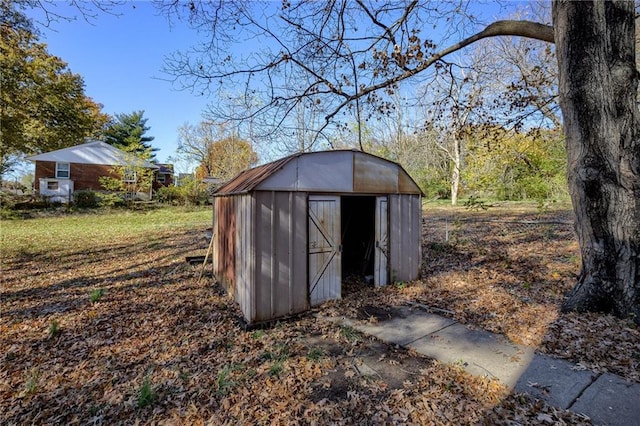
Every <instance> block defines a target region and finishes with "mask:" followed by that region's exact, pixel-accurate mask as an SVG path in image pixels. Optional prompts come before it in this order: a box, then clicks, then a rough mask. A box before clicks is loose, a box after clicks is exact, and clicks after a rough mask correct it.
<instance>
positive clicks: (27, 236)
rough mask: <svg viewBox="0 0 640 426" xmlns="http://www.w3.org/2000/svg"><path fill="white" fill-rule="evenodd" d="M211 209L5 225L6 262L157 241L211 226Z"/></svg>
mask: <svg viewBox="0 0 640 426" xmlns="http://www.w3.org/2000/svg"><path fill="white" fill-rule="evenodd" d="M211 215H212V213H211V209H210V208H206V207H203V208H198V209H186V208H178V207H167V208H161V209H154V210H149V211H128V210H124V211H123V210H106V211H104V212H100V213H98V214H95V213H94V214H73V215H59V216H53V217H44V218H35V219H22V220H10V221H3V222H2V233H1V236H0V238H1V239H0V249H1V250H0V253H1V256H2V258H3V259H10V258H14V257H22V256H34V255H39V254H50V255H64V254H65V253H69V252H77V251H80V250H88V249H93V248H94V247H95V246H96V242H99V244H100V246H108V245H109V244H122V243H123V242H131V243H142V242H148V241H153V239H154V238H157V237H158V236H161V235H163V234H164V233H166V232H167V231H168V230H175V229H185V230H189V229H202V228H204V227H207V226H210V224H211V218H212V216H211Z"/></svg>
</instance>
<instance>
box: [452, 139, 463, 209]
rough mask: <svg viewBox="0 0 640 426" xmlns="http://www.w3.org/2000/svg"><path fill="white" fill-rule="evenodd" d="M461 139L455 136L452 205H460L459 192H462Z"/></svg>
mask: <svg viewBox="0 0 640 426" xmlns="http://www.w3.org/2000/svg"><path fill="white" fill-rule="evenodd" d="M460 148H461V143H460V138H459V137H458V136H457V135H455V136H454V137H453V153H452V160H453V170H452V171H451V205H452V206H455V205H457V204H458V192H459V191H460V168H461V166H462V159H461V154H460Z"/></svg>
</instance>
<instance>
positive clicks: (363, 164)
mask: <svg viewBox="0 0 640 426" xmlns="http://www.w3.org/2000/svg"><path fill="white" fill-rule="evenodd" d="M254 190H265V191H310V192H311V191H315V192H333V193H336V192H338V193H350V192H353V193H370V194H396V193H397V194H422V191H421V190H420V188H419V187H418V185H417V184H416V183H415V181H414V180H413V179H412V178H411V176H409V174H408V173H407V172H406V171H405V170H404V169H403V168H402V166H400V165H399V164H398V163H394V162H393V161H390V160H387V159H384V158H381V157H377V156H375V155H372V154H368V153H365V152H362V151H356V150H335V151H318V152H306V153H298V154H294V155H290V156H288V157H284V158H281V159H279V160H276V161H274V162H271V163H267V164H264V165H261V166H258V167H254V168H252V169H249V170H245V171H244V172H242V173H240V174H239V175H238V176H236V177H235V178H233V179H231V180H230V181H229V182H227V183H225V184H224V185H222V186H221V187H220V188H218V189H217V190H216V191H215V193H214V195H215V196H222V195H233V194H242V193H247V192H251V191H254Z"/></svg>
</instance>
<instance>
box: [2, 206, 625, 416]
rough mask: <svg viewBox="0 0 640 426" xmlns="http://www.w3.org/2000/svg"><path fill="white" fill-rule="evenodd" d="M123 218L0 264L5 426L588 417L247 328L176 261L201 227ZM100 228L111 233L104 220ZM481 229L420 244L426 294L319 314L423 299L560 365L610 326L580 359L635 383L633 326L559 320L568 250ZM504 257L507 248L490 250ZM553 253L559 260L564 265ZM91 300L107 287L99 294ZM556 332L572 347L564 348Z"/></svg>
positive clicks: (43, 240) (370, 342) (370, 300)
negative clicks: (630, 357)
mask: <svg viewBox="0 0 640 426" xmlns="http://www.w3.org/2000/svg"><path fill="white" fill-rule="evenodd" d="M185 218H186V219H187V220H188V218H189V216H188V215H185ZM114 220H115V218H114ZM117 220H118V221H119V223H118V226H117V227H113V228H109V229H114V230H115V231H114V232H112V233H110V234H109V236H108V237H107V236H106V235H105V234H104V233H103V232H102V231H100V233H99V235H102V236H104V238H102V237H99V236H98V234H96V237H95V238H93V237H92V238H79V237H74V238H71V239H70V238H69V237H68V236H67V235H66V234H64V233H60V232H58V233H57V234H56V236H52V237H50V239H48V238H49V237H46V233H41V234H40V233H39V234H38V236H37V238H38V239H39V240H38V242H37V244H35V243H34V242H33V241H32V239H33V238H35V237H29V236H28V235H25V236H24V241H25V243H24V244H27V245H25V246H24V248H23V249H19V250H18V249H16V250H15V251H14V252H12V253H13V254H11V255H10V256H9V257H5V258H3V287H2V289H1V290H0V291H1V294H0V297H1V298H2V312H0V319H1V321H0V347H2V348H3V349H4V353H3V354H2V356H3V358H2V360H1V366H0V423H2V424H19V423H64V424H67V423H71V424H73V423H82V424H88V423H95V424H114V423H126V424H136V423H139V424H149V423H168V424H221V425H224V424H229V425H235V424H267V423H268V424H287V425H289V424H356V423H360V424H371V423H389V424H478V423H483V422H485V423H486V422H489V423H491V424H501V423H503V424H507V423H509V421H511V420H513V421H520V422H521V423H534V424H535V423H537V424H546V423H548V422H549V421H557V422H565V423H572V422H573V423H580V422H582V421H586V420H584V419H581V418H579V417H576V416H575V415H573V414H571V413H567V412H564V411H561V410H554V409H552V408H550V407H547V406H545V405H544V404H541V403H540V402H536V401H533V400H529V399H526V398H524V397H521V396H518V395H508V393H507V391H506V389H505V388H504V387H503V386H501V385H500V384H499V383H497V382H495V381H491V380H488V379H486V378H480V377H473V376H470V375H468V374H467V373H465V372H464V371H463V370H462V369H461V368H460V367H457V366H449V365H443V364H440V363H437V362H434V361H433V360H430V359H427V358H423V357H420V356H419V355H417V354H415V353H412V352H411V351H406V350H403V349H402V348H396V347H389V346H386V345H383V344H382V343H380V342H378V341H375V340H374V339H371V338H369V337H367V336H364V335H362V334H359V333H357V332H356V331H355V330H353V329H349V328H344V327H340V326H338V325H336V324H334V323H333V322H331V321H326V320H322V319H318V318H316V317H315V316H314V315H313V313H310V314H309V315H303V316H301V317H300V318H298V319H296V320H288V321H283V322H279V323H276V324H274V325H273V326H272V327H270V328H266V329H264V330H253V331H249V330H244V329H243V328H242V327H241V326H240V322H239V321H238V319H239V318H240V316H241V314H240V312H239V310H238V308H237V306H236V305H235V304H234V303H233V301H231V300H230V299H229V298H228V297H226V296H225V295H224V294H223V293H222V292H221V291H220V289H219V288H217V287H216V286H214V285H212V284H211V283H210V282H208V280H202V282H197V280H196V278H197V275H198V272H199V270H198V269H197V268H196V269H194V268H191V267H190V266H189V265H187V264H185V263H184V262H183V259H184V256H185V255H186V254H192V253H194V252H195V253H199V252H201V251H202V250H204V249H205V248H206V247H203V240H202V237H201V235H202V233H203V232H204V229H205V228H207V227H208V225H209V222H208V221H203V222H202V223H197V222H196V224H195V225H194V224H193V222H190V223H191V224H190V225H189V226H188V227H187V226H186V225H184V224H180V223H178V222H176V221H175V219H173V218H171V225H167V226H164V224H162V223H159V224H157V226H154V227H149V226H145V227H143V228H140V230H139V232H137V231H136V229H138V228H136V226H134V225H130V228H128V227H127V224H126V220H129V219H128V218H127V217H124V218H122V217H118V218H117ZM131 220H135V223H139V221H140V218H139V217H132V218H131ZM74 221H75V223H77V224H79V226H80V225H82V226H83V227H85V228H87V229H89V225H88V224H87V223H84V224H83V223H82V222H81V221H80V219H78V218H74ZM58 222H59V219H56V223H58ZM99 222H100V223H101V224H102V225H101V226H104V227H109V225H108V221H107V219H106V218H103V217H101V218H99ZM88 223H90V222H88ZM32 224H36V225H37V223H36V222H33V223H32ZM50 226H53V225H50ZM474 229H475V231H474V232H479V233H480V232H484V233H483V234H475V236H474V237H473V238H474V239H475V238H476V237H478V238H481V239H480V240H478V241H484V242H485V243H484V244H483V246H478V245H477V244H474V243H473V240H472V239H471V238H470V239H469V240H467V241H466V242H465V241H462V240H460V241H459V242H458V243H457V244H456V245H455V246H454V245H449V246H446V247H445V246H444V245H443V246H441V247H440V248H438V247H439V246H437V245H429V244H430V243H428V242H427V241H428V240H429V238H431V237H430V236H429V235H428V234H426V235H425V244H426V247H427V250H425V252H426V254H427V257H426V262H425V272H428V273H427V274H426V275H425V278H424V279H423V280H422V281H418V282H415V283H410V284H407V285H404V286H389V287H387V288H384V289H372V288H365V289H363V288H360V289H357V290H356V291H357V292H356V293H353V294H350V295H345V297H344V299H343V300H342V301H339V302H335V303H330V304H327V305H325V306H323V307H321V308H320V309H321V310H322V315H324V316H329V315H332V314H333V315H340V316H346V317H352V318H359V317H362V316H365V315H366V318H367V319H369V320H371V321H372V322H375V321H384V320H385V319H387V318H389V315H393V312H394V311H393V306H397V305H399V304H402V303H404V302H407V301H412V302H419V303H423V304H424V305H429V306H433V307H436V308H439V309H440V310H441V312H440V313H445V314H446V312H452V315H454V316H455V317H456V318H457V319H459V320H462V321H465V322H467V323H470V324H476V325H477V326H481V327H484V328H488V329H490V330H492V331H501V332H503V333H504V334H506V335H511V334H518V335H522V336H523V339H528V341H530V342H534V341H536V339H537V340H540V341H542V340H544V342H545V343H544V347H549V348H554V347H555V346H554V345H557V347H556V348H555V349H549V351H550V352H553V351H556V353H557V355H562V356H567V357H571V356H574V355H575V356H577V355H578V352H579V351H580V350H585V351H586V350H590V347H589V346H588V345H593V344H594V342H593V341H592V339H590V337H589V335H588V333H583V332H582V331H581V330H583V327H584V325H585V324H586V323H587V322H588V323H591V322H595V323H597V324H600V321H603V322H602V323H601V324H600V325H598V327H597V328H594V329H593V330H595V332H596V333H602V334H604V335H605V337H606V338H605V339H604V340H603V341H602V347H601V348H600V349H599V352H598V351H596V353H597V354H601V355H594V358H593V359H590V358H587V359H585V358H582V359H581V362H583V363H586V364H585V365H589V366H590V368H591V367H592V366H595V365H596V364H597V365H598V368H607V369H608V371H612V369H613V368H614V365H616V366H618V367H616V368H619V369H620V371H623V370H624V368H629V369H632V368H636V370H637V364H633V362H629V361H625V357H624V356H623V354H624V353H625V352H620V353H619V354H620V356H618V355H615V354H616V353H617V352H616V350H617V349H616V347H617V346H622V347H624V346H625V345H627V344H629V345H632V344H633V342H637V340H634V339H637V338H638V336H637V330H636V329H634V328H631V327H627V328H628V329H626V330H625V329H624V328H617V327H618V326H619V325H618V324H615V322H614V321H609V320H606V319H602V317H598V316H594V317H586V318H587V320H585V319H583V318H580V317H576V318H574V317H572V316H559V315H558V313H557V303H558V300H559V298H560V297H561V296H560V294H561V292H559V291H557V290H556V289H553V288H552V287H553V286H555V285H556V282H557V281H558V280H560V281H562V282H564V281H567V282H569V281H570V278H571V273H572V271H573V266H574V265H573V264H569V263H567V262H569V260H567V259H569V258H570V256H571V255H572V253H573V252H572V250H573V249H572V248H571V247H573V246H571V245H570V242H569V243H568V242H567V241H566V240H558V241H555V240H549V241H546V242H537V240H533V241H524V242H521V243H520V242H518V243H516V242H512V243H511V244H506V245H505V241H506V240H504V238H508V237H505V236H501V237H500V238H503V239H502V240H499V241H495V242H494V241H492V240H490V238H489V237H490V236H491V235H492V232H491V230H487V229H484V228H482V227H480V226H478V227H476V228H474ZM118 230H120V231H118ZM121 231H122V232H121ZM125 231H126V232H125ZM21 232H23V233H28V232H29V230H28V228H26V227H25V228H24V229H23V230H21ZM69 232H71V231H69ZM55 238H62V239H64V240H65V241H67V244H66V245H60V244H59V242H56V241H53V240H55ZM71 240H72V241H73V243H71V242H70V241H71ZM434 241H435V240H434ZM21 244H22V243H21ZM500 244H502V245H503V246H504V247H503V248H504V250H503V251H501V252H497V253H492V252H493V251H495V250H493V249H494V248H495V247H494V245H500ZM510 245H513V247H510ZM529 245H531V247H532V248H529V249H527V248H526V247H529ZM54 246H55V247H56V250H55V253H54V252H51V251H52V250H53V249H52V247H54ZM547 246H553V247H547ZM443 247H444V248H443ZM563 247H564V248H563ZM567 247H568V248H567ZM438 250H440V251H438ZM527 250H528V251H527ZM553 250H560V251H559V253H560V258H559V260H558V258H556V257H554V256H551V254H550V253H552V252H553ZM562 250H564V251H562ZM520 251H523V253H520ZM532 252H537V254H536V255H535V256H532V255H531V254H532ZM553 253H555V254H557V253H556V252H553ZM525 258H526V259H525ZM521 260H522V262H524V263H522V264H521ZM554 273H556V274H557V275H554ZM96 289H103V290H102V291H101V292H100V295H99V296H98V295H97V293H94V291H95V290H96ZM92 295H93V297H92ZM92 299H93V300H92ZM373 307H376V308H375V309H374V308H373ZM54 321H55V322H57V324H58V332H56V333H55V334H56V335H55V336H54V335H52V334H53V333H51V332H50V326H51V324H52V323H53V322H54ZM554 321H555V322H554ZM585 321H586V322H585ZM548 327H550V332H549V333H548V334H547V335H546V337H544V338H543V336H545V333H546V329H547V328H548ZM567 329H568V330H573V331H571V333H573V334H571V336H572V338H574V340H576V342H577V341H580V343H572V344H571V345H563V343H564V340H563V339H565V338H564V337H563V333H564V332H565V331H566V330H567ZM525 331H526V332H529V333H530V334H529V335H527V334H526V332H525ZM617 332H619V333H621V335H620V336H616V333H617ZM624 339H628V340H624ZM563 348H564V349H563ZM627 350H628V351H632V350H633V348H632V347H631V346H629V347H628V348H627ZM561 351H565V352H561ZM605 353H606V354H608V355H606V356H605ZM611 353H613V354H614V355H612V354H611ZM618 358H619V359H618ZM611 360H614V361H615V360H617V361H615V362H614V363H613V364H612V363H611V362H610V361H611ZM625 362H626V364H625ZM625 365H626V366H627V367H625ZM634 365H635V367H634ZM143 395H147V396H145V397H143ZM141 401H142V402H141ZM145 401H148V402H145Z"/></svg>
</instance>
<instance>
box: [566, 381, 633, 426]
mask: <svg viewBox="0 0 640 426" xmlns="http://www.w3.org/2000/svg"><path fill="white" fill-rule="evenodd" d="M570 409H571V411H575V412H577V413H582V414H586V415H587V416H589V417H590V418H591V420H592V421H593V424H596V425H607V426H627V425H637V424H640V383H631V382H627V381H626V380H624V379H622V378H621V377H618V376H614V375H613V374H603V375H602V376H600V377H598V379H597V380H596V381H595V382H593V384H591V386H589V387H588V388H587V389H586V390H585V391H584V393H583V394H582V395H580V397H579V398H578V400H577V401H576V402H575V404H573V405H572V406H571V407H570Z"/></svg>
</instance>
